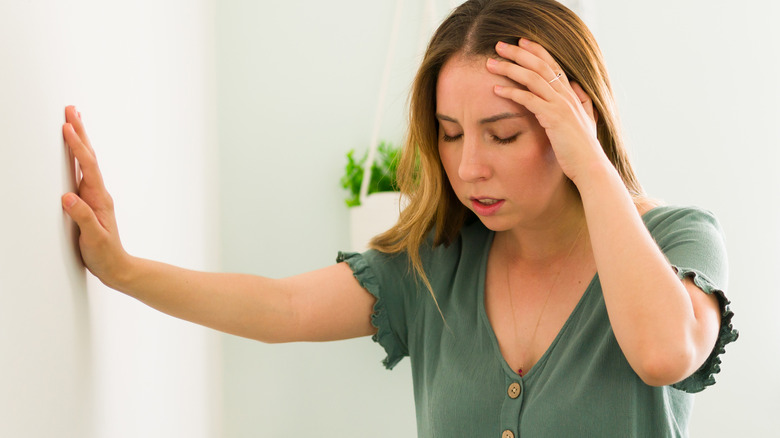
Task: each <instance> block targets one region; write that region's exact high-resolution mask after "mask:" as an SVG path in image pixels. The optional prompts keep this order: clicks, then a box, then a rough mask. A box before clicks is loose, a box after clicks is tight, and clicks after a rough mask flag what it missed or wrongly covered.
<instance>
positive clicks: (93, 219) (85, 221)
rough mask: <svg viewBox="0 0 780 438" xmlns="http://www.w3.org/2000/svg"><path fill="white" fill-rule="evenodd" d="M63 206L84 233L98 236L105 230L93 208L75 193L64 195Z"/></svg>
mask: <svg viewBox="0 0 780 438" xmlns="http://www.w3.org/2000/svg"><path fill="white" fill-rule="evenodd" d="M62 208H64V209H65V212H66V213H68V216H70V217H71V219H73V221H74V222H76V224H77V225H78V226H79V229H80V230H81V233H82V234H86V235H88V236H97V235H99V234H101V233H104V232H105V229H104V228H103V226H102V225H100V222H99V221H98V219H97V216H96V215H95V212H94V211H93V210H92V208H90V206H89V205H88V204H87V203H86V202H84V200H82V199H81V198H79V197H78V196H76V195H75V194H74V193H66V194H65V195H63V196H62Z"/></svg>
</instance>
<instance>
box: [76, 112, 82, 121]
mask: <svg viewBox="0 0 780 438" xmlns="http://www.w3.org/2000/svg"><path fill="white" fill-rule="evenodd" d="M76 114H78V115H79V120H81V113H80V112H78V111H76Z"/></svg>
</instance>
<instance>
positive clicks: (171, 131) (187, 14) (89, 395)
mask: <svg viewBox="0 0 780 438" xmlns="http://www.w3.org/2000/svg"><path fill="white" fill-rule="evenodd" d="M212 19H213V12H212V9H211V3H210V2H209V1H205V0H204V1H200V2H190V1H183V0H182V1H167V2H156V1H151V0H146V1H136V2H119V1H113V2H106V1H98V0H92V1H89V0H73V1H69V2H60V1H56V0H48V1H47V0H35V1H25V2H10V1H5V2H3V3H2V5H1V6H0V59H2V60H3V61H2V62H3V68H2V69H0V103H2V105H0V133H2V138H3V141H2V142H1V143H0V148H1V150H2V153H3V158H4V160H5V163H6V165H5V166H4V171H3V172H2V173H1V174H0V187H1V188H0V190H1V191H2V199H3V208H2V212H3V214H2V215H0V230H2V231H0V349H1V350H2V355H1V356H0V388H2V390H0V436H4V437H6V436H7V437H33V438H37V437H41V438H43V437H47V438H48V437H54V436H56V437H78V438H82V437H106V438H108V437H111V438H116V437H139V436H144V437H179V436H181V437H184V436H186V437H207V436H216V434H217V432H216V431H217V430H219V428H220V425H219V421H218V420H219V409H218V406H219V404H218V396H219V391H217V390H216V388H217V387H218V386H217V379H218V377H219V375H220V373H219V370H218V368H217V367H218V365H219V363H218V361H215V360H213V358H214V357H215V355H214V352H215V351H217V350H218V345H216V344H215V342H216V341H217V338H216V336H215V335H213V334H211V333H210V332H208V331H206V330H205V329H202V328H199V327H194V326H192V325H190V324H188V323H183V322H180V321H178V320H174V319H172V318H170V317H167V316H163V315H161V314H159V313H157V312H156V311H153V310H151V309H149V308H146V307H145V306H142V305H140V304H139V303H138V302H136V301H134V300H132V299H129V298H127V297H125V296H123V295H121V294H119V293H117V292H114V291H111V290H108V289H107V288H105V287H103V286H102V285H101V284H99V282H97V281H95V279H94V277H91V275H89V274H86V273H85V270H84V268H83V267H82V266H81V263H80V258H79V256H78V253H77V249H76V245H75V241H74V237H75V235H76V234H75V229H74V226H73V224H72V223H71V222H70V220H69V219H68V218H67V216H66V215H65V214H64V212H63V211H62V209H61V207H60V196H61V195H62V194H63V193H65V192H66V191H69V190H72V186H73V183H72V175H71V172H70V170H69V166H68V155H67V153H66V149H65V147H64V145H63V141H62V134H61V125H62V123H63V122H64V108H65V106H66V105H68V104H76V105H77V106H78V108H79V110H80V111H81V112H82V114H83V117H84V120H85V122H86V125H87V129H88V130H89V132H90V134H91V138H92V142H93V144H94V146H95V149H96V150H97V154H98V157H99V159H100V163H101V165H102V167H103V172H104V176H105V180H106V183H107V185H108V187H109V190H111V192H112V195H113V196H114V197H115V199H116V203H117V217H118V221H119V226H120V230H121V232H122V238H123V240H124V242H125V245H126V247H127V248H128V250H130V251H131V252H132V253H134V254H136V255H141V256H147V257H150V258H156V259H159V260H164V261H168V262H171V263H175V264H179V265H184V266H189V267H193V268H200V269H208V268H212V269H213V268H214V266H215V265H216V259H217V256H216V253H215V250H216V249H217V245H216V240H215V239H214V238H213V237H206V236H215V235H216V231H217V227H216V222H215V221H216V216H217V215H216V213H215V210H216V202H215V191H214V185H215V183H214V176H215V172H214V171H215V170H216V166H215V165H214V164H213V162H212V161H213V159H214V153H215V150H214V148H213V147H212V146H213V144H214V140H215V128H214V126H213V125H214V122H213V120H214V117H213V111H214V98H213V85H212V84H213V81H214V78H213V59H212V58H213V21H212ZM214 400H216V401H217V403H215V401H214Z"/></svg>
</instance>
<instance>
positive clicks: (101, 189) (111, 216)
mask: <svg viewBox="0 0 780 438" xmlns="http://www.w3.org/2000/svg"><path fill="white" fill-rule="evenodd" d="M62 135H63V137H64V139H65V143H66V144H67V145H68V147H69V148H70V150H71V152H72V153H73V155H74V156H75V157H76V159H77V160H78V162H79V168H80V171H81V175H82V176H81V180H80V181H79V182H78V187H77V193H66V194H65V195H63V196H62V206H63V208H64V209H65V212H66V213H68V215H69V216H70V217H71V218H72V219H73V220H74V221H75V222H76V224H77V225H78V227H79V231H80V235H79V249H80V250H81V258H82V260H83V261H84V265H85V266H86V267H87V269H89V271H90V272H92V274H94V275H95V276H96V277H98V278H99V279H100V280H101V281H102V282H103V283H106V284H109V283H111V282H112V281H113V279H115V278H116V277H117V275H119V274H121V272H122V268H121V267H122V266H123V264H124V263H125V262H126V260H127V258H128V257H129V256H128V254H127V252H125V250H124V248H123V247H122V243H121V241H120V240H119V230H118V228H117V224H116V215H115V213H114V200H113V199H112V198H111V195H110V194H109V193H108V190H106V186H105V184H104V183H103V176H102V175H101V173H100V168H99V167H98V163H97V158H96V156H95V150H94V149H93V148H92V145H91V144H90V142H89V138H88V137H87V132H86V130H85V129H84V124H83V123H82V121H81V114H79V113H78V112H77V111H76V108H75V107H74V106H68V107H66V108H65V123H64V124H63V125H62Z"/></svg>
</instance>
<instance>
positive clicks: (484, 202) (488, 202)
mask: <svg viewBox="0 0 780 438" xmlns="http://www.w3.org/2000/svg"><path fill="white" fill-rule="evenodd" d="M471 200H472V201H476V202H479V203H480V204H482V205H493V204H495V203H496V202H499V201H501V200H500V199H493V198H471Z"/></svg>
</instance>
